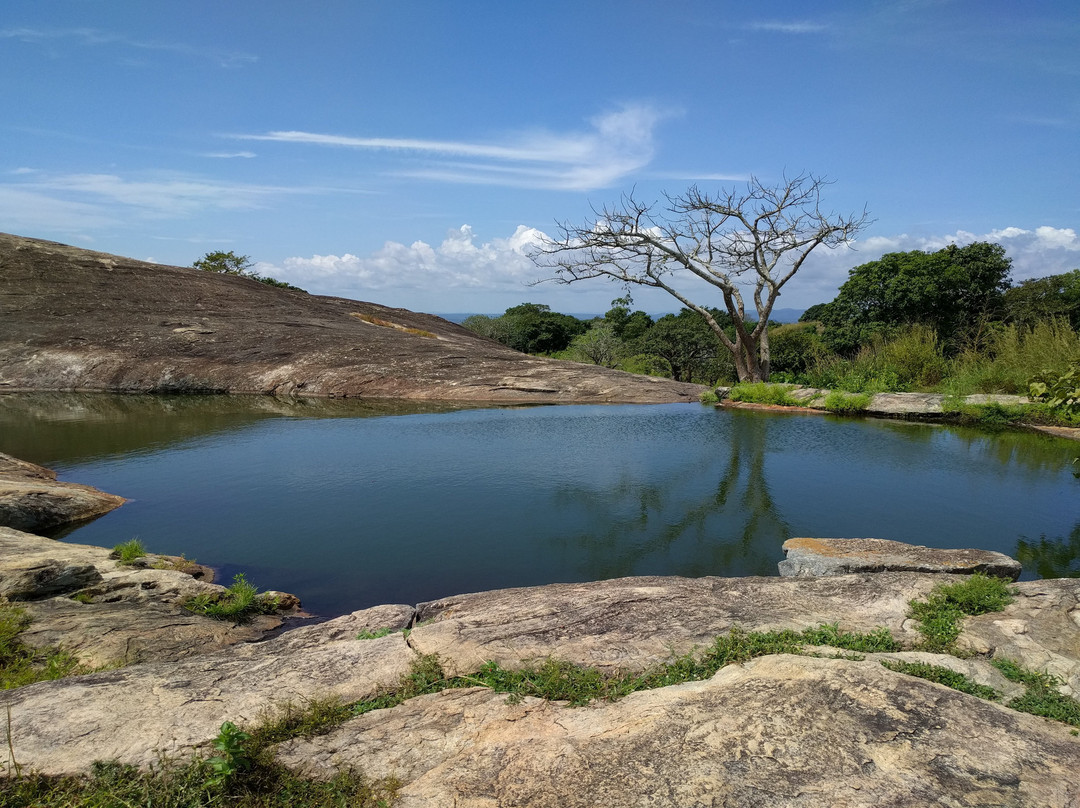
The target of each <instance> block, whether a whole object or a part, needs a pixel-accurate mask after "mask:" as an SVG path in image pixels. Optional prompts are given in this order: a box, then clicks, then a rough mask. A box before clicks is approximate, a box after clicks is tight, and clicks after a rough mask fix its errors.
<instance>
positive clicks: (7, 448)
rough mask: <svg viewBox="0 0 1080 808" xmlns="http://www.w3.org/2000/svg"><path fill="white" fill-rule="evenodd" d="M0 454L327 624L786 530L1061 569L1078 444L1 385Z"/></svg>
mask: <svg viewBox="0 0 1080 808" xmlns="http://www.w3.org/2000/svg"><path fill="white" fill-rule="evenodd" d="M0 451H4V452H7V453H9V454H12V455H14V456H16V457H20V458H23V459H25V460H30V461H33V462H36V463H41V464H43V465H47V466H49V467H50V468H53V469H55V470H56V471H58V472H59V475H60V478H61V479H63V480H70V481H73V482H80V483H86V484H89V485H93V486H96V487H98V488H101V489H103V490H105V491H108V492H111V493H115V494H120V495H122V496H124V497H127V498H129V499H130V500H131V501H130V502H128V503H127V504H126V505H124V506H123V507H122V508H120V509H118V510H116V511H114V512H113V513H111V514H108V515H107V516H105V517H102V518H101V519H98V520H96V521H94V522H91V523H89V524H87V525H85V526H82V527H79V528H77V529H75V530H74V531H71V532H70V533H68V534H67V535H64V536H62V537H61V538H63V539H65V540H70V541H75V542H80V543H85V544H96V545H101V546H106V547H112V546H113V545H115V544H118V543H120V542H123V541H127V540H128V539H131V538H135V537H137V538H139V539H140V540H141V541H142V542H143V544H144V545H145V546H146V547H147V549H149V550H151V551H153V552H161V553H170V554H176V555H178V554H181V553H183V554H184V555H186V556H187V557H188V558H195V559H197V560H199V561H200V562H203V563H205V564H208V565H210V566H213V567H216V568H218V569H219V570H220V571H221V572H222V573H223V575H222V577H221V578H219V581H220V582H222V583H228V582H229V581H230V579H231V577H232V576H233V575H234V574H236V573H238V572H243V573H245V574H246V575H247V577H248V579H249V580H250V581H252V582H253V583H255V584H256V585H257V586H259V587H260V589H279V590H284V591H287V592H293V593H295V594H297V595H299V596H300V597H301V599H302V600H303V602H304V605H305V608H307V609H308V610H309V611H311V612H313V613H316V614H319V615H323V616H330V615H336V614H341V613H344V612H347V611H351V610H354V609H359V608H363V607H366V606H372V605H376V604H380V603H408V604H413V603H417V602H420V601H424V600H431V599H435V598H439V597H443V596H446V595H452V594H458V593H463V592H474V591H479V590H485V589H495V588H503V587H510V586H525V585H533V584H544V583H552V582H557V581H585V580H595V579H603V578H613V577H619V576H624V575H687V576H700V575H721V576H737V575H775V574H776V564H777V562H778V561H780V560H781V558H782V557H783V553H782V552H781V549H780V547H781V545H782V544H783V542H784V541H785V540H786V539H788V538H790V537H793V536H817V537H866V536H870V537H877V538H885V539H896V540H900V541H907V542H913V543H917V544H926V545H930V546H935V547H977V548H982V549H988V550H997V551H1000V552H1003V553H1007V554H1009V555H1012V556H1014V557H1016V556H1018V557H1020V558H1021V560H1022V561H1023V562H1024V563H1025V577H1026V578H1031V577H1039V576H1043V577H1045V576H1050V575H1066V574H1077V573H1078V572H1080V566H1078V559H1080V480H1077V479H1075V478H1074V477H1073V476H1072V473H1071V472H1072V459H1073V458H1074V457H1075V456H1076V455H1077V454H1080V445H1078V444H1077V443H1075V442H1071V441H1066V440H1062V439H1058V438H1053V437H1050V436H1046V435H1041V434H1036V433H1027V432H1003V433H999V434H990V433H986V432H981V431H975V430H971V429H961V428H956V427H946V426H940V425H928V424H921V423H907V422H900V421H887V420H871V419H840V418H836V417H832V416H822V415H806V414H773V413H763V412H755V411H746V410H723V409H715V408H713V407H706V406H700V405H696V404H673V405H627V406H616V405H610V406H599V405H590V406H558V407H528V408H495V409H480V408H469V409H455V408H453V407H450V406H445V405H435V404H423V403H417V402H397V403H395V402H360V401H354V400H346V401H342V400H331V401H327V400H317V401H316V400H301V401H295V402H289V401H281V400H277V399H272V398H266V397H250V398H248V397H224V396H222V397H218V396H214V397H189V398H183V397H150V396H108V395H63V394H38V395H25V396H23V395H4V396H0Z"/></svg>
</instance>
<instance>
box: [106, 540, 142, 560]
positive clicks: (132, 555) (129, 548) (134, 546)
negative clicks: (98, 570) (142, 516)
mask: <svg viewBox="0 0 1080 808" xmlns="http://www.w3.org/2000/svg"><path fill="white" fill-rule="evenodd" d="M111 555H112V556H113V557H114V558H116V560H117V563H119V564H124V565H128V564H134V563H135V561H136V559H139V558H143V557H144V556H145V555H146V548H145V547H143V543H142V542H141V541H139V540H138V539H137V538H136V539H131V540H130V541H126V542H124V543H123V544H118V545H116V546H115V547H114V548H113V549H112V553H111Z"/></svg>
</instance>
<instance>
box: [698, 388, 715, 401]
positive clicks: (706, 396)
mask: <svg viewBox="0 0 1080 808" xmlns="http://www.w3.org/2000/svg"><path fill="white" fill-rule="evenodd" d="M698 401H700V402H701V403H702V404H719V403H720V396H718V395H716V391H715V390H706V391H705V392H704V393H702V394H701V395H700V396H698Z"/></svg>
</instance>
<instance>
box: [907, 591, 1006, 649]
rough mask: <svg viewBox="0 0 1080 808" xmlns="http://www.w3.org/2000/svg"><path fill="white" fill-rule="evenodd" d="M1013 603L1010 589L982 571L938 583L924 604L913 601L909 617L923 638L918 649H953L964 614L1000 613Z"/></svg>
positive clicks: (910, 603) (910, 605)
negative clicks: (949, 582)
mask: <svg viewBox="0 0 1080 808" xmlns="http://www.w3.org/2000/svg"><path fill="white" fill-rule="evenodd" d="M1012 601H1013V590H1012V588H1011V587H1010V586H1009V584H1008V582H1007V581H1005V580H1004V579H1002V578H997V577H994V576H992V575H985V574H984V573H981V572H976V573H975V574H973V575H971V576H969V577H968V578H967V579H966V580H964V581H960V582H958V583H955V584H939V585H938V586H936V587H934V590H933V591H932V592H931V593H930V594H929V595H928V596H927V598H926V600H925V601H919V600H912V601H910V602H909V604H908V606H909V608H910V612H909V615H910V616H911V617H912V618H914V619H915V620H916V621H917V622H918V624H919V626H918V630H919V632H920V633H921V634H922V635H923V641H922V643H921V644H920V645H919V649H920V650H923V651H932V652H935V653H948V652H951V651H953V650H954V646H955V644H956V641H957V639H959V637H960V630H961V623H962V621H963V619H964V616H965V615H969V614H971V615H975V614H986V613H987V612H1000V611H1001V610H1002V609H1004V608H1005V607H1006V606H1008V605H1009V604H1010V603H1012Z"/></svg>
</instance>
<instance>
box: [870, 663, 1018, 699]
mask: <svg viewBox="0 0 1080 808" xmlns="http://www.w3.org/2000/svg"><path fill="white" fill-rule="evenodd" d="M881 664H882V665H884V666H885V667H886V668H888V669H889V670H891V671H896V672H897V673H906V674H907V675H908V676H918V677H919V678H920V679H926V680H928V681H930V682H937V683H938V684H941V685H945V686H946V687H951V688H952V689H953V690H959V691H960V692H961V693H967V694H969V695H972V696H978V697H979V698H980V699H985V700H986V701H999V700H1000V699H1001V693H999V692H998V691H996V690H994V688H992V687H989V686H987V685H980V684H979V683H978V682H975V681H972V680H971V679H970V678H969V677H967V676H965V675H964V674H962V673H957V672H956V671H954V670H952V669H951V668H945V667H942V666H940V665H928V664H927V663H925V662H900V661H896V660H883V661H882V663H881Z"/></svg>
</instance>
